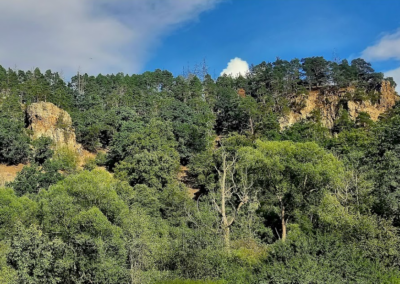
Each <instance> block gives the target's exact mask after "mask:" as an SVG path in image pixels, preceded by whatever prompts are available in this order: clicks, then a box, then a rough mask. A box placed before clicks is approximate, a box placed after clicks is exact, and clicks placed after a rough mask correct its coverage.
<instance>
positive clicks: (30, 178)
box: [8, 161, 63, 196]
mask: <svg viewBox="0 0 400 284" xmlns="http://www.w3.org/2000/svg"><path fill="white" fill-rule="evenodd" d="M62 179H63V176H62V175H61V174H60V173H59V172H58V164H56V163H54V162H50V161H46V162H45V163H44V164H43V166H38V165H36V164H32V165H31V166H25V167H24V168H23V169H22V171H21V172H19V173H18V174H17V176H16V178H15V180H14V181H13V182H11V183H9V184H8V185H9V186H11V187H12V188H13V189H14V190H15V193H16V194H17V195H19V196H22V195H24V194H31V193H33V194H36V193H38V192H39V191H40V189H47V188H48V187H49V186H50V185H52V184H55V183H57V182H58V181H60V180H62Z"/></svg>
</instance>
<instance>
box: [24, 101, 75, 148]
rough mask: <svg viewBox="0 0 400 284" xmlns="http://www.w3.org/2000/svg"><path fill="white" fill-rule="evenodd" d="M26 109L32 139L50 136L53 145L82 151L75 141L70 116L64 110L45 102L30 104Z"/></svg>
mask: <svg viewBox="0 0 400 284" xmlns="http://www.w3.org/2000/svg"><path fill="white" fill-rule="evenodd" d="M26 111H27V119H28V124H29V126H28V129H30V130H31V131H32V138H33V139H37V138H40V137H42V136H45V137H50V138H51V139H52V140H53V142H54V144H55V147H62V146H67V147H69V148H71V149H74V150H77V151H78V152H79V153H80V152H81V151H82V146H81V145H80V144H78V143H76V136H75V130H74V129H73V127H72V120H71V116H70V115H69V114H68V113H67V112H66V111H64V110H62V109H60V108H58V107H57V106H55V105H54V104H52V103H47V102H39V103H34V104H31V105H30V106H28V108H27V110H26Z"/></svg>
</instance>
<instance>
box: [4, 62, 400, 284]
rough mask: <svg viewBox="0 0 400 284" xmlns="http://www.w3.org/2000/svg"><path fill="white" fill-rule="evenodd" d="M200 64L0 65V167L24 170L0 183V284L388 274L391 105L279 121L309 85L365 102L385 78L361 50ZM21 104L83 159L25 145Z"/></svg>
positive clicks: (395, 248) (332, 279)
mask: <svg viewBox="0 0 400 284" xmlns="http://www.w3.org/2000/svg"><path fill="white" fill-rule="evenodd" d="M202 70H203V71H202V72H193V73H189V74H185V75H180V76H174V75H173V74H172V73H171V72H169V71H167V70H159V69H157V70H155V71H154V72H145V73H143V74H133V75H126V74H123V73H118V74H111V75H101V74H99V75H98V76H91V75H88V74H79V73H78V74H77V75H76V76H73V77H72V78H71V80H69V81H66V80H65V79H64V78H62V76H61V75H60V74H59V73H57V72H53V71H51V70H47V71H45V72H44V73H42V71H41V70H39V69H38V68H36V69H34V70H33V71H26V72H25V71H22V70H12V69H5V68H3V67H1V66H0V163H1V164H5V165H16V164H20V163H22V164H24V165H25V166H24V168H23V169H22V171H20V172H19V173H18V175H17V176H16V178H15V180H14V181H12V182H9V183H5V184H2V186H1V187H0V225H1V226H0V282H1V283H10V284H11V283H51V284H54V283H79V284H86V283H99V284H100V283H107V284H112V283H118V284H119V283H254V284H256V283H398V282H400V270H399V266H400V249H399V248H400V235H399V230H398V228H399V226H400V207H399V204H400V180H399V178H398V173H399V171H400V137H399V135H400V106H399V104H396V105H395V106H394V107H393V108H392V109H387V111H386V112H385V113H384V114H382V115H381V116H380V118H379V119H378V120H377V121H374V120H372V119H371V117H370V115H369V114H368V113H367V112H359V113H358V116H357V118H356V119H352V118H351V117H350V116H349V113H348V110H346V108H345V107H343V105H345V104H344V103H342V102H341V103H340V104H339V105H340V109H338V113H340V115H338V117H337V118H336V119H335V121H334V124H333V125H334V127H333V128H327V127H326V125H324V124H323V123H322V122H321V112H320V111H319V110H318V109H315V111H314V113H313V114H314V115H313V116H312V117H309V118H308V119H304V120H301V121H297V122H295V123H293V124H292V125H290V126H288V127H286V128H282V127H281V124H280V119H281V118H282V117H284V116H285V115H287V114H288V112H290V110H292V109H294V108H300V109H301V108H302V107H303V106H302V105H301V102H304V100H305V99H306V98H307V96H308V94H309V93H310V92H315V91H318V92H319V94H320V95H321V96H322V97H323V98H327V99H328V97H329V96H334V95H335V94H336V93H338V92H340V91H343V90H347V89H348V88H352V90H354V92H352V93H349V95H348V96H346V97H345V98H342V99H345V100H347V101H354V102H368V103H369V104H371V105H372V106H373V105H376V104H377V103H379V100H380V99H381V96H382V93H381V89H382V86H383V84H390V87H392V88H394V87H395V86H396V83H395V82H394V81H393V78H384V75H383V74H382V73H379V72H375V70H374V69H373V68H372V66H371V64H370V63H368V62H366V61H365V60H363V59H360V58H358V59H354V60H352V61H351V62H348V61H347V60H342V61H328V60H326V59H324V58H323V57H309V58H303V59H293V60H290V61H287V60H283V59H280V58H277V59H276V61H274V62H269V63H267V62H262V63H260V64H258V65H253V66H251V68H250V71H249V72H248V74H246V76H237V77H235V76H228V75H223V76H220V77H218V78H212V77H211V76H210V75H209V74H207V72H205V70H206V68H203V69H202ZM324 96H325V97H324ZM37 102H49V103H52V104H54V105H56V106H57V107H59V108H61V109H63V110H65V111H67V112H68V113H69V114H70V115H71V118H72V123H73V128H74V130H75V132H76V138H77V142H79V143H80V144H81V145H82V146H83V148H84V149H85V150H86V151H88V152H90V153H92V155H93V158H92V159H87V160H85V162H84V164H83V165H79V163H78V160H79V157H76V156H75V153H74V152H73V151H70V150H68V149H67V148H61V149H60V148H57V147H56V145H55V144H54V141H52V140H51V139H49V138H48V137H41V138H39V139H33V138H32V137H33V136H32V130H30V129H28V128H27V126H28V125H27V124H28V122H27V118H26V109H27V107H28V106H29V105H32V104H34V103H37ZM295 102H296V103H295ZM299 102H300V103H299ZM58 126H59V127H60V128H61V127H62V125H58Z"/></svg>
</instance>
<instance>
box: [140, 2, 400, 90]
mask: <svg viewBox="0 0 400 284" xmlns="http://www.w3.org/2000/svg"><path fill="white" fill-rule="evenodd" d="M399 15H400V1H393V0H389V1H376V0H375V1H372V0H362V1H357V0H353V1H339V0H335V1H315V0H314V1H313V0H311V1H310V0H309V1H307V0H302V1H301V0H287V1H282V0H279V1H278V0H269V1H262V0H252V1H249V0H247V1H245V0H236V1H234V0H231V1H225V2H222V3H220V4H219V5H218V6H217V7H216V8H215V9H213V10H211V11H207V12H205V13H204V14H202V15H201V16H200V18H199V20H198V21H195V22H192V23H190V24H187V25H185V26H183V27H181V28H179V29H178V30H176V31H175V32H173V33H172V34H171V35H169V36H168V37H166V38H165V39H164V40H163V42H162V44H161V45H160V46H159V47H158V49H157V52H156V53H155V54H154V55H153V56H152V57H151V59H150V60H149V61H148V62H147V63H146V66H145V69H147V70H153V69H155V68H162V69H168V70H172V71H173V72H174V73H175V74H178V73H180V72H182V66H186V65H192V66H193V65H194V64H195V63H196V62H201V61H202V58H206V61H207V64H208V65H209V67H210V72H211V73H213V72H214V71H215V73H216V74H217V75H219V73H220V72H221V70H222V69H223V68H225V67H226V64H227V62H228V61H229V60H230V59H232V58H234V57H239V58H241V59H243V60H246V61H247V62H248V63H249V64H251V63H253V64H258V63H260V62H262V61H263V60H265V61H273V60H275V58H276V57H280V58H283V59H288V60H289V59H292V58H296V57H297V58H303V57H308V56H324V57H325V58H327V59H332V58H333V56H334V54H336V56H338V57H339V58H341V59H353V58H355V57H359V56H362V52H363V51H364V50H365V49H366V48H367V47H368V46H372V45H374V44H376V43H377V42H379V40H380V39H381V38H382V36H383V35H384V34H387V33H389V34H390V33H394V32H396V31H397V29H399V28H400V17H399ZM399 55H400V54H399ZM372 63H373V66H374V67H375V69H377V70H379V71H387V70H391V69H395V68H397V67H400V62H399V61H398V60H393V59H392V60H372ZM399 83H400V82H399Z"/></svg>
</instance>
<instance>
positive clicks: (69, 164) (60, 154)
mask: <svg viewBox="0 0 400 284" xmlns="http://www.w3.org/2000/svg"><path fill="white" fill-rule="evenodd" d="M78 159H79V158H78V154H77V152H76V151H75V150H74V149H72V148H70V147H68V146H62V147H59V148H57V149H56V151H55V152H54V157H53V163H55V164H56V165H57V167H58V169H59V170H62V171H65V172H67V173H72V172H74V171H76V169H77V166H78V162H79V160H78Z"/></svg>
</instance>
